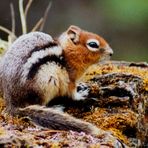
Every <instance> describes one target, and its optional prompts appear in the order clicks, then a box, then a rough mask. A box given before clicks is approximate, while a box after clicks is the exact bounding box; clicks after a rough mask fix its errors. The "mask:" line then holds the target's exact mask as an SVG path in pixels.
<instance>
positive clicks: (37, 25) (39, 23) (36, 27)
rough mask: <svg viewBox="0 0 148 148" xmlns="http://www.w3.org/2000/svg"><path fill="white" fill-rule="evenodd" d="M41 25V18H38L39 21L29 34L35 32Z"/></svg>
mask: <svg viewBox="0 0 148 148" xmlns="http://www.w3.org/2000/svg"><path fill="white" fill-rule="evenodd" d="M42 23H43V18H40V20H39V21H38V22H37V23H36V25H35V26H34V27H33V29H32V30H31V32H34V31H37V29H38V28H39V27H40V26H41V25H42Z"/></svg>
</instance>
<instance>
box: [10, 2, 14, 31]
mask: <svg viewBox="0 0 148 148" xmlns="http://www.w3.org/2000/svg"><path fill="white" fill-rule="evenodd" d="M10 9H11V21H12V29H11V31H12V32H13V34H15V13H14V6H13V4H12V3H10Z"/></svg>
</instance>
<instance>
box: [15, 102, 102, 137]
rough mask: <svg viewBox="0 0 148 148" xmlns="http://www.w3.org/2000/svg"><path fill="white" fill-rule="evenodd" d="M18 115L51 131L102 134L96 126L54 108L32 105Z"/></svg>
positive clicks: (22, 109)
mask: <svg viewBox="0 0 148 148" xmlns="http://www.w3.org/2000/svg"><path fill="white" fill-rule="evenodd" d="M17 114H19V115H20V116H26V117H29V118H30V119H31V120H32V121H33V122H35V123H36V124H38V125H40V126H43V127H46V128H49V129H55V130H66V131H67V130H73V131H77V132H85V133H88V134H92V135H98V134H99V133H102V130H100V129H98V128H97V127H96V126H94V125H92V124H90V123H88V122H85V121H82V120H80V119H76V118H74V117H72V116H70V115H68V114H65V113H62V112H60V111H59V110H55V109H53V108H47V107H44V106H39V105H31V106H28V107H26V108H20V109H19V110H18V113H17Z"/></svg>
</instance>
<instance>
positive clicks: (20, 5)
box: [19, 0, 27, 34]
mask: <svg viewBox="0 0 148 148" xmlns="http://www.w3.org/2000/svg"><path fill="white" fill-rule="evenodd" d="M19 11H20V18H21V24H22V33H23V34H26V33H27V25H26V19H25V14H24V9H23V0H19Z"/></svg>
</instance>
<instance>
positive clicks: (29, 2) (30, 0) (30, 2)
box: [25, 0, 33, 19]
mask: <svg viewBox="0 0 148 148" xmlns="http://www.w3.org/2000/svg"><path fill="white" fill-rule="evenodd" d="M32 2H33V0H29V1H28V3H27V5H26V8H25V18H26V19H27V14H28V10H29V8H30V6H31V4H32Z"/></svg>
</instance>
